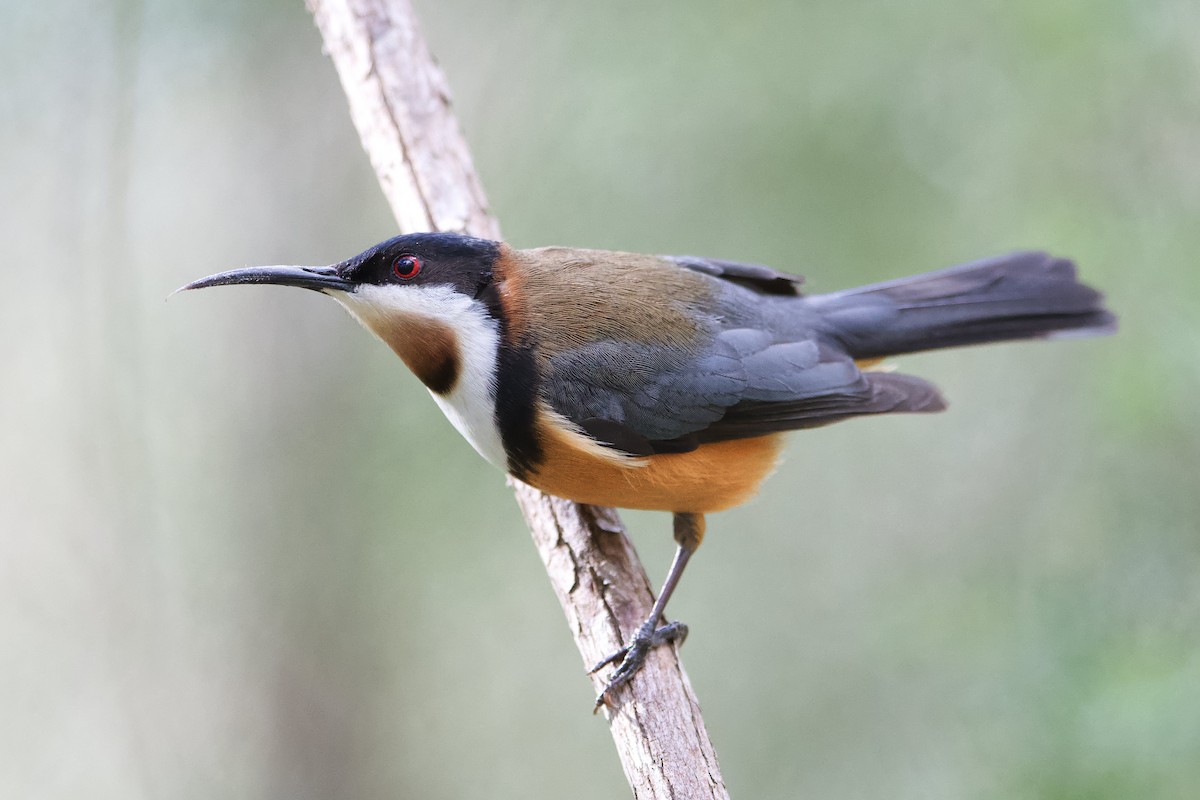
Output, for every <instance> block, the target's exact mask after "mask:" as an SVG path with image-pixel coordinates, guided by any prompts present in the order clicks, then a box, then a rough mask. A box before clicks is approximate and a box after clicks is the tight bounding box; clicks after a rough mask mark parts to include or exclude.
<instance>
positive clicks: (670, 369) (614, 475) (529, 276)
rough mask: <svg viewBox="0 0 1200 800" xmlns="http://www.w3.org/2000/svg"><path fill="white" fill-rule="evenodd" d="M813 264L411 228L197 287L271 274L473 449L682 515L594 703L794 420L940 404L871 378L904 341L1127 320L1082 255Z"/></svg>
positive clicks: (659, 638)
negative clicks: (882, 267)
mask: <svg viewBox="0 0 1200 800" xmlns="http://www.w3.org/2000/svg"><path fill="white" fill-rule="evenodd" d="M801 281H802V278H800V277H799V276H796V275H789V274H786V273H783V272H776V271H775V270H773V269H769V268H767V267H763V266H757V265H753V264H741V263H735V262H731V261H721V260H717V259H708V258H694V257H690V256H653V255H638V254H635V253H621V252H609V251H603V250H580V249H573V248H566V247H546V248H540V249H536V250H517V249H514V248H512V247H509V246H508V245H506V244H503V243H501V242H494V241H487V240H484V239H474V238H470V237H467V236H462V235H459V234H452V233H415V234H408V235H404V236H397V237H395V238H393V239H388V240H387V241H385V242H382V243H380V244H377V245H375V246H374V247H371V248H370V249H368V250H366V251H364V252H363V253H360V254H359V255H357V256H354V257H353V258H351V259H349V260H347V261H343V262H341V263H340V264H334V265H332V266H327V267H293V266H280V267H253V268H249V269H237V270H232V271H230V272H222V273H220V274H217V275H212V276H210V277H207V278H203V279H201V280H198V281H196V282H194V283H191V284H188V285H187V286H185V287H183V288H184V289H200V288H204V287H208V286H221V285H224V284H243V283H265V284H275V285H280V286H299V287H301V288H305V289H313V290H316V291H318V292H322V293H324V294H327V295H329V296H331V297H333V298H334V299H335V300H337V301H338V302H339V303H341V304H342V306H344V307H345V308H346V310H347V311H349V312H350V314H351V315H352V316H354V317H355V318H356V319H357V320H358V321H359V322H361V323H362V324H363V325H364V326H365V327H366V328H367V329H368V330H370V331H371V332H372V333H374V334H375V335H376V336H378V337H379V338H380V339H381V340H383V342H384V343H385V344H387V345H388V346H389V347H390V348H391V349H392V350H393V351H394V352H395V353H396V355H398V356H399V357H400V358H401V359H402V360H403V361H404V363H405V364H407V365H408V367H409V369H411V370H412V371H413V373H415V374H416V376H417V377H418V378H419V379H420V380H421V382H422V383H424V384H425V386H426V387H427V388H428V389H429V391H430V393H431V394H432V395H433V399H434V400H435V401H436V402H437V404H438V405H439V406H441V408H442V411H443V412H444V413H445V414H446V416H447V417H448V418H449V419H450V422H451V424H453V425H454V427H455V428H457V429H458V431H459V433H461V434H462V435H463V436H464V437H466V439H467V441H468V442H470V443H471V446H472V447H474V448H475V450H477V451H478V452H479V454H480V455H481V456H483V457H484V458H485V459H487V460H488V461H490V462H491V463H492V464H493V465H495V466H497V467H499V468H500V469H503V470H506V471H507V472H508V473H509V474H511V475H513V476H514V477H516V478H518V479H520V480H522V481H524V482H526V483H528V484H530V485H532V486H535V487H537V488H538V489H541V490H542V491H544V492H547V493H549V494H553V495H557V496H559V497H564V498H567V499H569V500H574V501H576V502H580V503H592V504H595V505H602V506H617V507H621V508H639V509H650V510H655V511H670V512H671V513H672V514H673V515H674V532H675V541H676V543H677V544H678V548H677V550H676V554H675V558H674V561H673V562H672V564H671V567H670V570H669V572H668V574H667V578H666V581H665V582H664V584H663V588H662V591H661V592H660V593H659V596H658V599H657V601H656V602H655V604H654V608H653V610H652V611H651V613H650V617H649V618H648V619H647V620H646V622H645V623H644V624H643V625H642V626H641V627H640V628H639V629H638V630H637V631H636V632H634V634H633V636H632V638H631V639H630V640H629V644H628V645H627V646H625V647H624V648H622V649H621V650H619V651H617V652H616V653H613V654H612V655H611V656H609V657H608V658H606V659H604V660H603V661H601V662H600V663H599V664H597V665H596V666H595V668H594V669H593V670H592V671H593V672H595V671H597V670H599V669H601V668H603V667H605V666H607V665H609V664H617V667H616V669H615V671H614V672H613V674H612V676H611V677H610V679H609V681H608V683H607V685H606V687H605V688H604V690H603V691H602V692H601V693H600V696H599V697H598V698H597V700H596V707H599V706H600V704H601V703H604V702H606V701H611V699H612V696H613V690H615V689H616V688H618V687H619V686H621V685H622V684H624V683H625V682H627V681H628V680H630V678H632V677H633V676H634V675H635V674H636V673H637V671H638V669H639V668H640V667H641V665H642V663H643V662H644V660H645V657H646V654H647V652H648V651H649V650H650V648H651V647H654V646H656V645H659V644H662V643H664V642H668V641H672V640H677V639H680V638H681V637H682V636H683V635H686V632H687V629H686V627H684V626H683V625H682V624H680V623H677V622H673V623H668V624H665V625H662V626H661V627H660V625H659V622H660V621H661V620H662V614H663V610H664V608H665V606H666V604H667V601H668V599H669V598H670V596H671V593H672V591H673V589H674V588H675V585H676V583H677V581H678V580H679V577H680V575H681V574H682V572H683V569H684V566H685V565H686V564H687V561H688V559H689V557H690V556H691V555H692V553H693V552H695V550H696V548H697V547H698V546H699V544H700V542H701V540H702V539H703V537H704V529H705V522H704V515H705V514H708V513H710V512H713V511H721V510H722V509H726V508H730V507H731V506H736V505H738V504H739V503H744V502H746V501H747V500H748V499H749V498H750V497H751V496H753V495H754V493H755V492H756V491H757V490H758V487H759V484H760V483H762V481H763V480H764V479H765V478H766V477H767V475H768V474H770V472H771V471H772V469H773V468H774V466H775V464H776V462H777V460H778V458H779V454H780V448H781V446H782V443H783V442H782V438H783V437H782V434H783V433H784V432H786V431H791V430H797V429H802V428H814V427H817V426H820V425H828V424H829V423H831V422H840V421H842V420H845V419H850V418H852V417H859V416H864V415H873V414H891V413H901V412H912V413H928V412H934V411H941V410H943V409H944V408H945V407H946V405H945V402H944V401H943V400H942V396H941V394H939V392H938V390H937V388H936V387H934V386H933V385H932V384H930V383H928V382H927V381H924V380H922V379H921V378H917V377H914V376H911V375H903V374H899V373H896V372H890V371H877V370H874V369H873V367H876V366H877V365H878V364H879V362H880V361H881V360H882V359H884V358H886V357H888V356H894V355H900V354H903V353H914V352H918V351H922V350H933V349H938V348H943V347H957V346H960V345H972V344H982V343H985V342H999V341H1007V340H1012V339H1047V338H1055V337H1059V336H1067V335H1070V336H1078V335H1087V334H1101V333H1107V332H1110V331H1112V330H1114V329H1115V326H1116V318H1115V317H1114V316H1113V315H1112V314H1111V313H1109V312H1108V311H1107V310H1105V308H1104V306H1103V302H1102V297H1101V295H1100V294H1099V293H1098V292H1096V291H1095V290H1093V289H1091V288H1089V287H1088V286H1085V285H1084V284H1082V283H1079V282H1078V281H1077V280H1076V277H1075V266H1074V264H1072V263H1071V262H1070V261H1068V260H1065V259H1061V258H1055V257H1053V256H1050V255H1047V254H1045V253H1040V252H1020V253H1013V254H1011V255H1003V256H998V257H995V258H989V259H985V260H982V261H976V262H973V263H970V264H963V265H961V266H957V267H951V268H949V269H944V270H941V271H938V272H930V273H927V274H923V275H917V276H914V277H910V278H901V279H899V280H894V281H889V282H887V283H879V284H873V285H870V286H864V287H862V288H858V289H848V290H845V291H840V292H833V293H830V294H813V295H805V294H803V293H802V292H801V291H800V284H801Z"/></svg>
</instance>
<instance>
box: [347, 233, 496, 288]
mask: <svg viewBox="0 0 1200 800" xmlns="http://www.w3.org/2000/svg"><path fill="white" fill-rule="evenodd" d="M499 255H500V244H499V243H498V242H493V241H491V240H489V239H475V238H472V237H470V236H463V235H462V234H460V233H408V234H404V235H403V236H396V237H394V238H392V239H388V240H387V241H385V242H380V243H379V244H377V245H375V246H374V247H371V248H368V249H367V250H364V251H363V252H362V253H359V254H358V255H356V256H355V257H354V258H351V259H347V260H346V261H343V262H342V263H340V264H336V265H334V269H335V270H336V271H337V274H338V276H339V277H340V278H342V279H343V280H345V281H347V282H349V283H351V284H354V285H361V284H368V283H369V284H375V285H377V286H384V285H388V284H412V285H422V284H426V285H427V284H445V285H449V286H451V287H453V288H454V289H456V290H458V291H460V292H462V293H463V294H466V295H469V296H471V297H478V296H479V295H480V294H481V293H482V292H483V291H484V290H485V289H486V288H487V287H488V286H489V285H490V283H491V280H492V266H493V264H495V261H496V258H497V257H499Z"/></svg>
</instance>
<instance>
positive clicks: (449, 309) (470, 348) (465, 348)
mask: <svg viewBox="0 0 1200 800" xmlns="http://www.w3.org/2000/svg"><path fill="white" fill-rule="evenodd" d="M329 294H330V295H331V296H332V297H333V298H334V299H335V300H337V301H338V302H339V303H341V304H342V306H344V307H345V309H346V310H347V311H349V312H350V314H351V315H352V316H353V317H354V318H355V319H357V320H358V321H359V322H361V323H362V324H363V326H364V327H365V328H367V330H369V331H371V332H372V333H374V334H375V335H376V336H377V337H379V338H380V339H381V340H382V341H384V343H387V344H390V343H389V342H388V340H387V335H386V332H387V331H388V330H389V329H393V328H394V323H395V321H396V320H397V319H402V318H408V319H410V320H413V321H415V322H417V323H420V322H422V321H436V322H440V323H442V324H444V325H445V326H446V327H448V328H449V329H451V330H452V331H454V334H455V337H456V339H457V340H458V358H459V374H458V380H457V381H456V382H455V383H454V386H453V388H452V389H451V390H450V391H448V392H446V393H445V394H438V393H436V392H432V391H431V392H430V394H431V395H432V396H433V399H434V400H435V401H437V404H438V405H439V406H441V409H442V412H443V413H444V414H445V415H446V418H447V419H449V420H450V423H451V424H452V425H453V426H454V427H455V428H456V429H458V432H459V433H461V434H462V435H463V437H464V438H466V440H467V441H468V442H470V443H471V446H472V447H474V448H475V451H476V452H477V453H479V455H481V456H483V457H484V458H485V459H487V460H488V461H489V462H490V463H491V464H493V465H494V466H496V467H499V468H500V469H502V470H506V469H507V464H508V456H507V455H506V454H505V452H504V444H503V442H502V441H501V439H500V430H499V428H497V427H496V358H497V354H498V353H499V350H500V326H499V324H498V323H497V322H496V320H494V319H492V317H491V316H490V315H489V314H488V313H487V311H486V310H485V309H484V308H483V306H482V305H481V304H480V303H478V302H476V301H474V300H472V299H471V298H469V297H467V296H466V295H464V294H462V293H461V292H457V291H455V290H454V289H452V288H450V287H449V286H445V285H441V286H437V285H434V286H391V285H389V286H375V285H371V284H364V285H361V286H359V287H357V288H356V289H355V291H353V292H337V291H334V292H329Z"/></svg>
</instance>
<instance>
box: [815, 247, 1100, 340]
mask: <svg viewBox="0 0 1200 800" xmlns="http://www.w3.org/2000/svg"><path fill="white" fill-rule="evenodd" d="M809 301H810V302H811V303H812V304H813V306H814V307H815V308H816V309H817V310H819V311H820V313H821V315H822V318H823V320H824V322H825V324H826V325H827V326H828V332H829V334H830V335H832V336H833V337H834V338H836V339H837V340H838V341H840V342H841V343H842V344H843V345H844V346H845V347H846V349H847V350H848V351H849V353H850V354H851V355H852V356H853V357H854V358H859V359H861V358H876V357H880V356H889V355H900V354H902V353H915V352H919V351H922V350H934V349H938V348H943V347H958V346H962V345H970V344H982V343H985V342H1001V341H1008V340H1014V339H1040V338H1051V337H1054V336H1056V335H1072V336H1087V335H1099V334H1104V333H1111V332H1112V331H1113V330H1115V329H1116V324H1117V320H1116V317H1115V316H1114V315H1113V314H1111V313H1110V312H1109V311H1107V310H1106V309H1105V308H1104V297H1103V295H1101V294H1100V293H1099V292H1097V291H1096V290H1095V289H1092V288H1091V287H1089V286H1086V285H1084V284H1082V283H1080V282H1079V281H1078V280H1077V279H1076V276H1075V265H1074V264H1073V263H1072V262H1071V261H1068V260H1066V259H1061V258H1054V257H1053V256H1050V255H1048V254H1046V253H1039V252H1023V253H1013V254H1011V255H1006V256H998V257H996V258H990V259H986V260H983V261H976V262H973V263H970V264H963V265H961V266H957V267H951V268H949V269H945V270H941V271H938V272H930V273H926V274H924V275H916V276H913V277H910V278H901V279H900V280H895V281H889V282H887V283H877V284H872V285H870V286H863V287H861V288H858V289H850V290H847V291H844V292H835V293H833V294H825V295H817V296H815V297H811V298H809Z"/></svg>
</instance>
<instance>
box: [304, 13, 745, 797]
mask: <svg viewBox="0 0 1200 800" xmlns="http://www.w3.org/2000/svg"><path fill="white" fill-rule="evenodd" d="M308 6H309V10H310V11H311V12H312V14H313V17H314V18H315V19H316V23H317V27H318V28H319V29H320V31H321V35H322V36H323V38H324V40H325V50H326V52H328V54H329V55H330V57H331V58H332V59H333V62H334V66H335V67H336V68H337V71H338V75H339V76H340V78H341V82H342V87H343V89H345V92H346V97H347V98H348V100H349V103H350V113H351V116H352V118H353V120H354V124H355V127H357V129H358V133H359V136H360V137H361V139H362V142H363V147H364V148H365V149H366V151H367V154H368V155H369V156H370V159H371V164H372V165H373V166H374V167H375V172H376V174H377V175H378V176H379V183H380V186H381V187H382V188H383V191H384V194H385V195H386V197H387V199H388V202H389V203H390V204H391V206H392V211H393V213H394V214H395V215H396V220H397V222H398V223H399V225H400V228H401V230H403V231H423V230H438V231H460V232H464V233H469V234H472V235H475V236H483V237H487V238H491V239H499V238H500V227H499V224H498V223H497V222H496V219H495V218H494V217H493V216H492V215H491V214H490V212H489V211H488V208H487V201H486V199H485V197H484V194H483V189H482V187H481V186H480V183H479V179H478V176H477V175H476V173H475V169H474V167H473V165H472V163H471V156H470V152H469V150H468V148H467V144H466V140H465V139H464V138H463V135H462V132H461V130H460V129H459V126H458V121H457V120H456V118H455V116H454V113H453V110H452V109H451V107H450V93H449V89H448V87H447V84H446V78H445V76H444V75H443V74H442V71H441V70H440V69H439V68H438V67H437V65H436V64H435V63H434V61H433V58H432V56H431V55H430V53H429V49H428V47H427V46H426V44H425V41H424V38H423V37H422V35H421V31H420V27H419V25H418V24H417V20H416V16H415V14H414V12H413V9H412V6H411V3H410V2H409V0H308ZM510 482H511V484H512V486H513V488H514V491H515V492H516V496H517V502H518V503H519V504H520V506H521V510H522V512H523V513H524V515H525V519H526V521H527V522H528V524H529V528H530V532H531V534H532V535H533V541H534V544H535V545H536V546H537V549H538V552H539V553H540V554H541V556H542V561H543V563H544V564H545V565H546V572H547V574H548V575H549V577H550V581H551V583H552V584H553V587H554V593H555V594H556V595H557V596H558V599H559V602H561V603H562V607H563V611H564V612H565V614H566V616H567V622H568V624H569V625H570V628H571V633H572V635H573V636H574V637H575V643H576V645H577V646H578V648H579V652H580V655H581V656H582V661H583V663H584V664H585V665H591V664H593V663H595V662H596V661H598V660H600V659H601V658H602V657H603V656H605V655H607V654H608V653H610V652H612V651H613V650H615V649H617V648H618V647H620V646H621V644H623V639H624V637H623V634H622V632H623V631H628V632H631V633H632V632H633V631H634V630H636V629H637V627H638V625H640V624H641V622H642V620H644V619H645V618H646V616H647V615H648V614H649V613H650V608H651V606H652V604H653V596H652V593H651V590H650V585H649V581H648V580H647V577H646V573H645V571H644V570H643V569H642V566H641V564H640V563H639V561H638V558H637V554H636V553H635V552H634V549H633V545H632V544H631V543H630V542H629V540H628V538H627V537H626V536H625V533H624V529H623V528H622V526H621V522H620V519H619V518H618V517H617V515H616V513H615V512H613V511H612V510H611V509H596V508H590V507H587V506H579V505H576V504H574V503H570V502H567V501H565V500H560V499H557V498H552V497H549V496H547V495H544V494H541V493H540V492H538V491H536V490H535V489H532V488H530V487H528V486H525V485H524V484H521V483H519V482H517V481H510ZM602 674H604V673H602ZM592 683H593V688H594V690H595V691H596V692H599V691H600V689H601V688H602V686H603V681H602V680H601V678H600V677H599V676H597V677H595V678H593V680H592ZM616 699H617V705H616V707H615V708H614V709H611V710H609V711H608V712H607V713H608V715H609V719H610V727H611V730H612V734H613V739H614V740H615V742H616V745H617V751H618V755H619V756H620V759H621V763H622V765H623V766H624V769H625V775H626V777H627V778H628V779H629V783H630V786H631V787H632V788H633V792H634V796H635V797H637V798H644V799H645V800H659V799H661V800H666V798H676V800H685V799H686V800H693V799H696V798H727V797H728V794H727V793H726V791H725V785H724V782H723V780H722V778H721V774H720V770H719V768H718V767H717V759H716V754H715V752H714V751H713V748H712V744H711V743H710V742H709V739H708V733H707V731H705V729H704V723H703V720H702V719H701V717H700V707H699V704H698V703H697V701H696V697H695V695H694V694H693V692H692V688H691V684H690V683H689V682H688V679H687V675H686V674H685V673H684V671H683V667H682V666H681V665H680V664H679V661H678V657H677V654H676V652H675V650H674V648H670V647H659V648H656V649H655V650H654V651H653V652H652V653H651V655H650V657H649V658H648V659H647V662H646V667H645V668H644V669H643V670H642V671H641V672H640V673H639V674H638V676H637V677H636V678H635V679H634V680H633V682H632V683H631V684H630V685H628V686H626V687H623V688H622V689H620V690H619V692H618V696H617V698H616ZM589 704H590V703H589V700H588V699H587V698H582V697H581V699H580V713H587V709H588V707H589Z"/></svg>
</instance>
